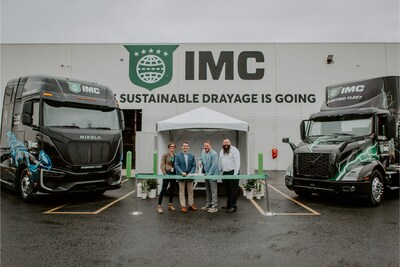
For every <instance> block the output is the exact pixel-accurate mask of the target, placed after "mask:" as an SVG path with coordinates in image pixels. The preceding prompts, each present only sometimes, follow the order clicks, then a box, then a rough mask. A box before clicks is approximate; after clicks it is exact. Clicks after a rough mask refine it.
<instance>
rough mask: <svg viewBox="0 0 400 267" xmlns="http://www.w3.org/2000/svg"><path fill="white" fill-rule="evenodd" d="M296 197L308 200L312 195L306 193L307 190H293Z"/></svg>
mask: <svg viewBox="0 0 400 267" xmlns="http://www.w3.org/2000/svg"><path fill="white" fill-rule="evenodd" d="M294 192H295V193H296V195H298V196H299V197H302V198H309V197H310V196H311V195H312V192H310V191H307V190H294Z"/></svg>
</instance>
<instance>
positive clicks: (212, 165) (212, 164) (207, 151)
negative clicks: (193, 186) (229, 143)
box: [200, 141, 219, 213]
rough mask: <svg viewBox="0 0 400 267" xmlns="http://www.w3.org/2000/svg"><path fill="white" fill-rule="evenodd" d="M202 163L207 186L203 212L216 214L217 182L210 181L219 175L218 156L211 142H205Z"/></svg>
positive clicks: (201, 156)
mask: <svg viewBox="0 0 400 267" xmlns="http://www.w3.org/2000/svg"><path fill="white" fill-rule="evenodd" d="M200 158H201V161H200V166H202V167H203V173H204V175H205V177H204V178H205V181H204V182H205V184H206V197H207V204H206V205H205V206H204V207H202V208H201V209H202V210H205V211H207V212H209V213H214V212H217V211H218V208H217V202H218V195H217V180H215V179H210V178H211V177H209V176H211V175H218V173H219V172H218V154H217V152H215V151H214V150H213V149H212V148H211V142H210V141H205V142H204V148H203V151H202V152H201V155H200Z"/></svg>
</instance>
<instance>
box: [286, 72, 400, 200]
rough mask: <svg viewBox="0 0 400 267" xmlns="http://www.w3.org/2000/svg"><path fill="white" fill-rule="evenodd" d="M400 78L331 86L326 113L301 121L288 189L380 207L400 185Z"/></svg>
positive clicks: (327, 89)
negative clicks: (354, 199) (359, 199)
mask: <svg viewBox="0 0 400 267" xmlns="http://www.w3.org/2000/svg"><path fill="white" fill-rule="evenodd" d="M399 88H400V87H399V76H387V77H378V78H374V79H368V80H362V81H354V82H347V83H343V84H336V85H332V86H328V87H326V89H325V95H326V98H325V102H324V103H323V104H322V107H321V111H320V112H318V113H315V114H312V115H311V116H310V118H309V119H308V120H304V121H302V122H301V124H300V134H301V143H300V144H298V145H297V146H296V145H295V144H293V143H292V142H290V140H289V138H283V139H282V141H283V142H284V143H289V145H290V147H291V148H292V150H293V162H292V164H291V165H290V166H289V168H288V169H287V171H286V175H285V183H286V186H287V188H289V189H290V190H293V191H294V192H295V193H296V194H297V195H299V196H302V197H307V196H310V195H311V194H312V193H334V194H344V195H351V196H357V197H365V200H366V201H367V202H368V203H369V204H370V205H371V206H377V205H379V204H380V203H381V202H382V200H383V197H384V194H385V192H388V191H391V190H398V189H399V170H400V165H399V141H400V140H399V127H400V126H399V111H400V104H399V100H400V89H399Z"/></svg>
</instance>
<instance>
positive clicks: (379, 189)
mask: <svg viewBox="0 0 400 267" xmlns="http://www.w3.org/2000/svg"><path fill="white" fill-rule="evenodd" d="M384 192H385V185H384V183H383V178H382V174H381V173H380V172H379V171H377V170H375V171H373V172H372V174H371V178H370V187H369V196H368V202H369V205H370V206H373V207H376V206H379V204H381V202H382V200H383V195H384Z"/></svg>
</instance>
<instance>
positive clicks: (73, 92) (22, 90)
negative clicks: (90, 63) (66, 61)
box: [10, 75, 117, 107]
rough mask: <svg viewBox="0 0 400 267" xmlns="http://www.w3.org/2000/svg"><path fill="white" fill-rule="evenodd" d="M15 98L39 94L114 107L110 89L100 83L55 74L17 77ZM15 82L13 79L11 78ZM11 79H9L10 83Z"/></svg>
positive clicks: (50, 98) (56, 98) (51, 98)
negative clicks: (17, 84) (17, 83)
mask: <svg viewBox="0 0 400 267" xmlns="http://www.w3.org/2000/svg"><path fill="white" fill-rule="evenodd" d="M18 80H19V86H18V90H17V96H16V98H17V99H18V98H22V97H29V96H33V95H40V97H41V98H44V99H49V100H53V101H58V102H73V103H81V104H89V105H101V106H107V107H116V106H117V104H116V100H115V96H114V93H113V92H112V90H111V89H110V88H109V87H107V86H105V85H101V84H97V83H93V82H88V81H82V80H76V79H69V78H63V77H55V76H45V75H32V76H25V77H21V78H19V79H18ZM13 81H14V82H15V80H13ZM13 81H10V83H12V82H13Z"/></svg>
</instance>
